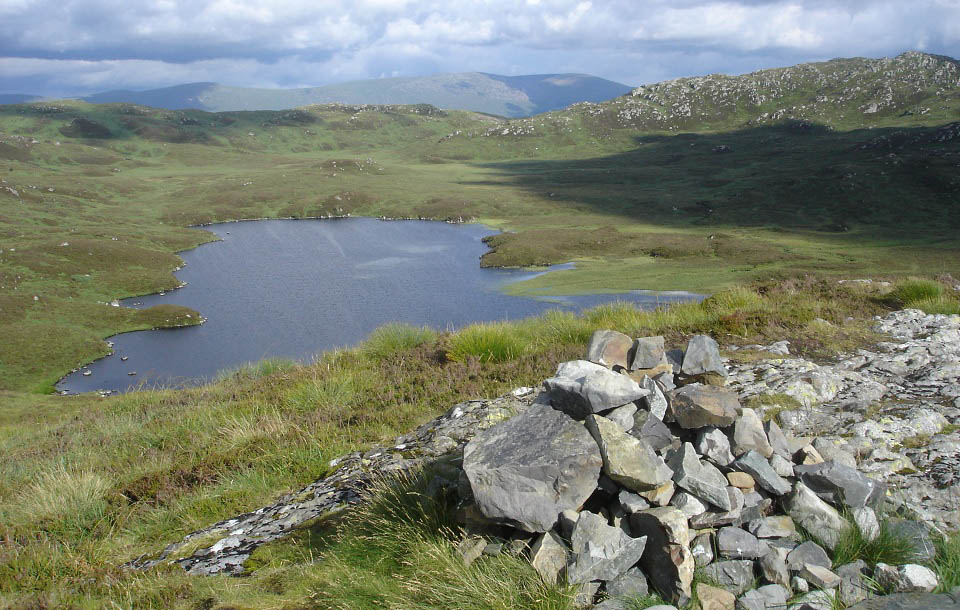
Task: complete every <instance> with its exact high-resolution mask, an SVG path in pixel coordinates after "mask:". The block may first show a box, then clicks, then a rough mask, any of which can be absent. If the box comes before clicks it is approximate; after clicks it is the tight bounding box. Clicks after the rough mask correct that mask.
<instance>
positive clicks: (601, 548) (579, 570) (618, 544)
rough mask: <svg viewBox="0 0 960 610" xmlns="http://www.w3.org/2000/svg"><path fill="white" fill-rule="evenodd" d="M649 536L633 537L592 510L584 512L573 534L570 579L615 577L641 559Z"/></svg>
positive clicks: (581, 581) (582, 579)
mask: <svg viewBox="0 0 960 610" xmlns="http://www.w3.org/2000/svg"><path fill="white" fill-rule="evenodd" d="M646 542H647V539H646V538H645V537H640V538H631V537H630V536H628V535H627V534H626V533H624V531H623V530H622V529H620V528H618V527H613V526H611V525H607V520H606V519H604V518H603V517H601V516H600V515H597V514H594V513H591V512H589V511H582V512H581V513H580V518H579V519H577V523H576V524H575V525H574V526H573V534H571V536H570V546H571V547H572V555H573V558H572V561H571V562H570V563H569V565H568V566H567V582H569V583H570V584H579V583H586V582H590V581H594V580H613V579H615V578H617V577H618V576H620V575H621V574H623V573H624V572H626V571H627V570H628V569H630V568H631V567H633V566H634V564H636V563H637V562H638V561H640V556H641V555H643V550H644V547H645V545H646Z"/></svg>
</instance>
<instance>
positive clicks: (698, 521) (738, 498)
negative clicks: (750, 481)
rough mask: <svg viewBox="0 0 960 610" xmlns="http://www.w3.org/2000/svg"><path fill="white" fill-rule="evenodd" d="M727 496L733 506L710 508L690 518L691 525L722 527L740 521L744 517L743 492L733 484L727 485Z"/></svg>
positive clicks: (703, 527)
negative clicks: (721, 509)
mask: <svg viewBox="0 0 960 610" xmlns="http://www.w3.org/2000/svg"><path fill="white" fill-rule="evenodd" d="M727 496H729V498H730V504H731V505H733V508H732V509H730V510H728V511H712V510H708V511H707V512H705V513H703V514H702V515H697V516H696V517H693V518H691V519H690V526H691V527H693V528H695V529H705V528H710V527H721V526H724V525H730V524H731V523H735V522H738V521H740V520H741V519H742V517H743V492H741V491H740V490H739V489H737V488H736V487H733V486H728V487H727Z"/></svg>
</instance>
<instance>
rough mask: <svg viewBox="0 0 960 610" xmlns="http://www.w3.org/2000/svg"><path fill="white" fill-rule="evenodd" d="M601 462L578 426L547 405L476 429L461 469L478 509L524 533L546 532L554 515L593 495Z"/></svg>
mask: <svg viewBox="0 0 960 610" xmlns="http://www.w3.org/2000/svg"><path fill="white" fill-rule="evenodd" d="M602 464H603V460H602V459H601V457H600V449H599V447H598V446H597V442H596V441H595V440H593V437H592V436H591V435H590V433H589V432H588V431H587V429H586V428H585V427H584V426H583V424H582V423H580V422H576V421H574V420H572V419H570V418H569V417H567V416H566V415H564V414H563V413H560V412H559V411H556V410H554V409H552V408H550V407H549V406H546V405H536V404H535V405H532V406H531V407H529V408H528V409H526V410H525V411H523V412H522V413H520V414H519V415H517V416H515V417H512V418H510V419H508V420H506V421H504V422H501V423H499V424H497V425H495V426H493V427H491V428H488V429H487V430H484V431H481V432H479V433H478V434H477V435H476V436H475V437H474V438H473V439H472V440H471V441H470V442H469V443H467V445H466V447H465V448H464V451H463V469H464V472H465V473H466V475H467V479H468V480H469V481H470V488H471V490H472V492H473V496H474V499H475V501H476V504H477V506H478V508H479V509H480V511H481V512H482V513H483V515H485V516H486V517H487V518H489V519H493V520H495V521H499V522H503V523H507V524H510V525H513V526H515V527H517V528H519V529H522V530H525V531H528V532H546V531H548V530H551V529H553V526H554V525H556V523H557V519H558V516H559V514H560V513H561V512H562V511H564V510H568V509H572V510H577V509H579V508H580V507H581V506H582V505H583V503H584V502H586V500H587V498H589V497H590V495H591V494H592V493H593V491H594V489H596V486H597V479H598V478H599V476H600V468H601V466H602Z"/></svg>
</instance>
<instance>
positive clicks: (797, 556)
mask: <svg viewBox="0 0 960 610" xmlns="http://www.w3.org/2000/svg"><path fill="white" fill-rule="evenodd" d="M806 565H815V566H821V567H824V568H829V567H830V566H831V565H833V562H831V561H830V556H829V555H827V552H826V551H825V550H823V547H822V546H820V545H819V544H817V543H816V542H813V541H810V540H808V541H807V542H804V543H803V544H799V545H797V547H796V548H795V549H793V550H792V551H790V553H788V554H787V567H788V568H790V569H791V570H793V571H795V572H799V571H800V570H802V569H803V567H804V566H806Z"/></svg>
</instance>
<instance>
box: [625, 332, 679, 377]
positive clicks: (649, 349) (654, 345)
mask: <svg viewBox="0 0 960 610" xmlns="http://www.w3.org/2000/svg"><path fill="white" fill-rule="evenodd" d="M632 347H633V358H632V359H631V360H630V365H629V366H628V367H627V368H629V369H630V370H631V371H636V370H638V369H654V368H657V367H660V366H662V365H665V364H666V365H669V364H670V363H669V362H668V361H667V352H666V350H665V349H664V343H663V337H640V338H639V339H637V340H636V341H634V343H633V346H632Z"/></svg>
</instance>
